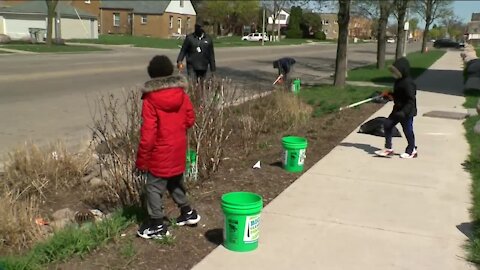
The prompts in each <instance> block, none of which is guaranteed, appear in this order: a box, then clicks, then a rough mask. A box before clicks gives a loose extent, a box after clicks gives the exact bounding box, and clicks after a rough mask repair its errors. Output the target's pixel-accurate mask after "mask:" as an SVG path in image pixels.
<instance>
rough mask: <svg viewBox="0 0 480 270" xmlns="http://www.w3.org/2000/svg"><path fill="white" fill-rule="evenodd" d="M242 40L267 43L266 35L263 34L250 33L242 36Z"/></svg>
mask: <svg viewBox="0 0 480 270" xmlns="http://www.w3.org/2000/svg"><path fill="white" fill-rule="evenodd" d="M242 40H246V41H262V40H264V41H268V37H267V34H263V35H262V33H251V34H248V35H246V36H243V37H242Z"/></svg>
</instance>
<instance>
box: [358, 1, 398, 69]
mask: <svg viewBox="0 0 480 270" xmlns="http://www.w3.org/2000/svg"><path fill="white" fill-rule="evenodd" d="M392 6H393V0H355V1H354V2H352V12H354V13H358V14H360V15H362V16H364V17H368V18H371V19H372V20H377V22H376V25H375V26H376V27H375V29H374V33H375V36H376V37H377V68H379V69H381V68H384V67H385V54H386V48H387V46H386V45H387V44H386V41H387V25H388V18H389V17H390V14H391V13H392Z"/></svg>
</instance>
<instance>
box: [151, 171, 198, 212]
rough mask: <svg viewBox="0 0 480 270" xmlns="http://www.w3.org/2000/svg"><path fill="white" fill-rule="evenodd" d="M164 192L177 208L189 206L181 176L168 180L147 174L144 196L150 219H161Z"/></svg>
mask: <svg viewBox="0 0 480 270" xmlns="http://www.w3.org/2000/svg"><path fill="white" fill-rule="evenodd" d="M165 191H168V192H169V193H170V196H172V198H173V200H174V201H175V203H176V204H177V206H178V207H179V208H181V207H184V206H188V205H189V203H188V199H187V195H186V191H185V187H184V186H183V174H182V175H179V176H174V177H170V178H160V177H156V176H154V175H152V174H150V173H147V180H146V183H145V195H146V204H147V211H148V215H149V216H150V218H151V219H163V217H164V214H163V202H162V198H163V195H164V194H165Z"/></svg>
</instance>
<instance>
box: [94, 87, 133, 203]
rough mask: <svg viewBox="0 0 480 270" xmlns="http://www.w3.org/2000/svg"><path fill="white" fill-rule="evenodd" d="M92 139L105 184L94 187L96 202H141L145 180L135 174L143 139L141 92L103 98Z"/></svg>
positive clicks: (99, 103) (128, 92)
mask: <svg viewBox="0 0 480 270" xmlns="http://www.w3.org/2000/svg"><path fill="white" fill-rule="evenodd" d="M95 109H96V111H95V114H94V115H93V126H92V128H91V129H92V132H93V138H92V143H93V145H94V146H95V150H96V154H97V156H98V166H99V167H100V172H101V174H100V178H101V179H102V180H103V181H104V185H103V186H101V187H96V188H95V194H94V195H95V197H96V198H95V199H96V200H97V202H98V201H101V203H107V204H109V205H117V204H119V203H120V204H121V205H136V204H139V203H141V199H140V195H141V188H142V178H141V177H139V176H138V174H136V172H135V158H136V151H137V147H138V143H139V139H140V137H139V136H140V126H141V112H142V111H141V110H142V109H141V93H140V91H139V90H137V89H133V90H130V91H126V92H123V94H122V95H121V96H120V97H116V96H114V95H112V94H110V95H107V96H101V97H100V98H99V99H98V100H97V101H96V104H95Z"/></svg>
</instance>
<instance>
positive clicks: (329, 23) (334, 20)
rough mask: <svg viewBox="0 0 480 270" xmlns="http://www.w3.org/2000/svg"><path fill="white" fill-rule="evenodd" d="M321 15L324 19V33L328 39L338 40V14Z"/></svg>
mask: <svg viewBox="0 0 480 270" xmlns="http://www.w3.org/2000/svg"><path fill="white" fill-rule="evenodd" d="M319 15H320V18H321V19H322V31H323V32H324V33H325V36H326V37H327V39H338V17H337V13H322V14H319Z"/></svg>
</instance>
